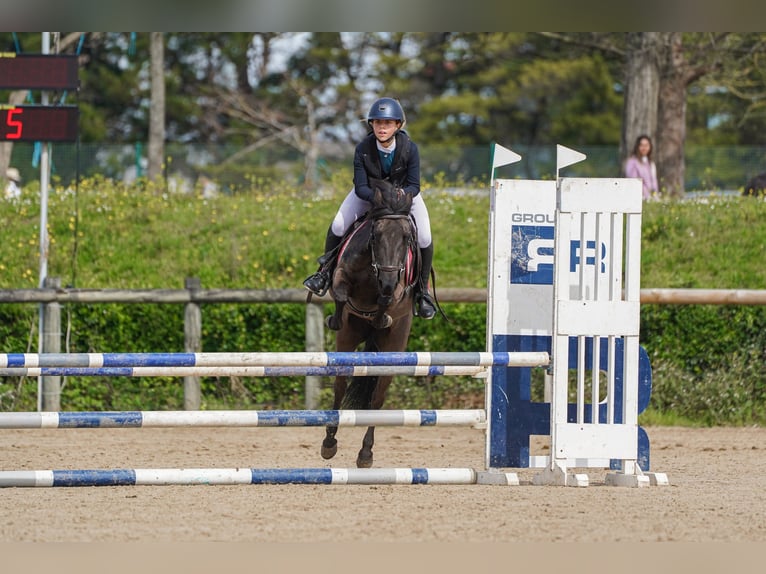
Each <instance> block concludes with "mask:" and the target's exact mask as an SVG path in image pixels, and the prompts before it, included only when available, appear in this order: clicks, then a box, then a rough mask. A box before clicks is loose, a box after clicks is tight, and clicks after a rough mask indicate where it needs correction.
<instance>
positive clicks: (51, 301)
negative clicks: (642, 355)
mask: <svg viewBox="0 0 766 574" xmlns="http://www.w3.org/2000/svg"><path fill="white" fill-rule="evenodd" d="M306 294H307V292H306V291H305V290H304V289H203V288H202V286H201V284H200V280H199V279H198V278H194V277H191V278H187V279H186V280H185V281H184V288H183V289H70V288H66V287H61V280H60V279H59V278H53V277H49V278H47V279H46V281H45V286H44V287H43V288H41V289H0V304H10V303H37V304H39V305H40V313H41V315H42V325H43V328H42V333H43V335H42V348H41V350H40V352H42V353H58V352H60V350H61V304H62V303H82V304H95V303H120V304H125V303H144V304H145V303H154V304H182V305H184V341H185V343H184V352H187V353H197V352H200V351H201V350H202V313H201V308H200V306H201V305H203V304H217V303H242V304H255V303H294V304H295V303H303V304H305V303H306ZM438 296H439V301H440V302H442V303H486V301H487V290H486V289H484V288H442V289H439V291H438ZM328 303H332V299H331V298H330V297H329V296H327V295H325V296H324V297H316V296H315V297H313V299H312V302H311V303H309V304H306V335H305V350H306V351H324V350H325V349H324V338H325V337H324V316H325V311H324V306H325V305H326V304H328ZM641 303H642V304H662V305H667V304H670V305H766V290H763V289H758V290H756V289H641ZM320 382H321V377H317V376H307V377H306V382H305V397H306V399H305V400H306V409H310V410H315V409H317V408H318V406H319V391H320ZM60 387H61V377H58V376H50V377H49V376H45V377H41V401H40V405H39V406H40V410H43V411H58V410H60V408H61V405H60ZM200 402H201V397H200V379H199V377H197V376H187V377H184V408H185V409H186V410H198V409H199V407H200Z"/></svg>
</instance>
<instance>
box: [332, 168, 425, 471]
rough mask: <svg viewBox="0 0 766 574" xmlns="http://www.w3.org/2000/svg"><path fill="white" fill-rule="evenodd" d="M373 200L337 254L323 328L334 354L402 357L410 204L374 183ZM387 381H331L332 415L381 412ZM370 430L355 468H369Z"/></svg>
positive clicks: (409, 285) (407, 323)
mask: <svg viewBox="0 0 766 574" xmlns="http://www.w3.org/2000/svg"><path fill="white" fill-rule="evenodd" d="M373 189H375V198H374V200H373V207H372V209H371V211H370V214H369V217H368V219H367V220H366V221H365V222H364V223H362V224H361V225H360V226H359V227H358V228H357V229H356V230H355V231H354V233H353V234H352V235H351V236H350V238H349V239H348V240H347V242H346V243H345V244H344V246H343V248H342V249H341V253H340V256H339V259H338V264H337V267H336V269H335V272H334V273H333V281H332V286H331V288H330V293H331V294H332V296H333V299H334V300H335V313H334V314H333V315H331V316H330V317H328V320H327V324H328V326H329V327H330V328H331V329H333V330H335V331H336V332H337V335H336V345H335V347H336V350H337V351H341V352H348V351H356V350H357V349H358V348H359V346H360V345H362V344H364V351H384V352H387V351H404V350H405V349H406V347H407V339H408V338H409V335H410V328H411V326H412V308H413V284H414V281H415V277H417V270H416V269H414V265H413V255H414V254H416V253H417V249H416V246H417V235H416V230H415V228H414V225H413V223H412V221H411V219H410V217H409V211H410V204H411V201H412V198H411V197H410V196H409V195H407V194H405V193H403V192H401V190H396V189H394V188H393V187H392V186H391V185H390V184H389V183H388V182H385V181H381V182H373ZM391 380H392V377H391V376H379V377H375V376H362V377H353V378H352V379H351V382H350V383H349V382H348V378H347V377H344V376H339V377H336V378H335V385H334V391H335V398H334V401H333V409H336V410H338V409H380V408H381V407H382V406H383V402H384V400H385V396H386V390H387V389H388V386H389V385H390V384H391ZM337 431H338V427H337V426H328V427H327V428H326V436H325V439H324V441H323V442H322V450H321V454H322V457H323V458H325V459H329V458H332V457H333V456H335V453H336V452H337V450H338V441H337V440H336V438H335V434H336V433H337ZM374 440H375V427H368V429H367V432H366V433H365V435H364V439H363V441H362V448H361V450H360V451H359V455H358V457H357V459H356V465H357V466H358V467H360V468H368V467H371V466H372V460H373V457H372V446H373V443H374Z"/></svg>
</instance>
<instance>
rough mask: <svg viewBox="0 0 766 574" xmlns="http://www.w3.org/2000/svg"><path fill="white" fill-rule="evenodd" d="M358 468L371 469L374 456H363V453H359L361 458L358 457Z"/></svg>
mask: <svg viewBox="0 0 766 574" xmlns="http://www.w3.org/2000/svg"><path fill="white" fill-rule="evenodd" d="M356 467H357V468H371V467H372V454H370V456H362V453H361V452H360V453H359V456H357V457H356Z"/></svg>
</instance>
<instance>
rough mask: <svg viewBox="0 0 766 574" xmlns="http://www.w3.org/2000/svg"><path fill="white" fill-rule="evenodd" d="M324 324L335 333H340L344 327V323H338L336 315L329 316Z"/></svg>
mask: <svg viewBox="0 0 766 574" xmlns="http://www.w3.org/2000/svg"><path fill="white" fill-rule="evenodd" d="M324 323H325V325H327V328H328V329H331V330H333V331H340V328H341V327H342V326H343V323H341V322H340V321H336V319H335V315H328V316H327V319H325V320H324Z"/></svg>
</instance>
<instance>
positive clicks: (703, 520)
mask: <svg viewBox="0 0 766 574" xmlns="http://www.w3.org/2000/svg"><path fill="white" fill-rule="evenodd" d="M363 432H364V430H363V429H360V428H342V429H341V430H340V432H339V434H338V439H339V452H338V455H337V456H336V458H335V459H334V460H333V461H332V466H335V467H351V466H354V460H355V457H356V452H357V450H358V448H359V445H360V443H361V437H362V434H363ZM647 432H648V434H649V439H650V441H651V458H652V466H653V469H652V470H655V471H658V472H665V473H667V475H668V478H669V479H670V483H671V485H670V486H669V487H664V488H662V487H649V488H642V489H627V488H617V487H609V486H605V485H604V484H603V475H604V473H603V472H592V473H589V474H590V476H591V486H589V487H588V488H564V487H539V486H532V485H530V484H529V480H530V477H531V473H532V472H534V471H530V470H521V471H520V472H519V475H520V478H521V479H522V485H521V486H516V487H504V486H479V485H470V486H438V485H419V486H396V485H390V486H389V485H386V486H363V485H354V486H331V485H322V486H308V485H289V486H271V485H269V486H203V485H195V486H138V487H136V486H125V487H84V488H6V489H2V490H0V505H1V507H2V521H1V522H0V541H2V542H107V543H110V542H130V541H139V542H160V543H164V542H172V543H177V542H182V543H183V542H191V543H197V542H202V541H221V542H264V543H273V542H280V543H283V542H322V541H331V542H334V543H338V542H341V543H343V542H365V541H368V542H448V543H463V542H495V543H498V542H499V543H505V542H556V541H566V542H621V541H625V542H658V541H659V542H662V541H674V542H703V543H704V542H712V541H716V542H761V543H762V542H764V541H766V488H765V486H766V482H764V476H766V429H763V428H713V429H689V428H665V427H652V428H648V429H647ZM323 434H324V431H323V429H321V428H316V427H314V428H249V429H244V428H239V429H225V428H214V429H189V428H181V429H103V430H88V429H77V430H59V429H52V430H3V431H0V449H1V450H2V453H3V454H2V463H1V464H0V469H3V470H24V469H26V470H48V469H65V468H70V469H95V468H103V469H111V468H237V467H246V468H251V467H252V468H255V467H264V468H266V467H321V466H329V465H328V464H327V463H326V462H325V461H324V460H322V459H321V457H320V456H319V445H320V442H321V439H322V437H323ZM376 438H377V443H376V447H375V466H376V467H398V466H405V467H406V466H410V467H442V466H444V467H449V466H452V467H473V468H483V449H484V435H483V431H480V430H475V429H466V428H447V427H436V428H424V429H411V428H397V427H388V428H378V429H377V437H376ZM486 524H492V525H494V527H493V528H491V529H487V528H485V527H484V525H486Z"/></svg>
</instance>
